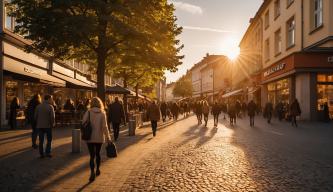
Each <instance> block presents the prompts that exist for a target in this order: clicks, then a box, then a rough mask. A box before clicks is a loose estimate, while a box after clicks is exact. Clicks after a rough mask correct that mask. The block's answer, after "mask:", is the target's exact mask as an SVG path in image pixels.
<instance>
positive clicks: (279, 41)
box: [275, 29, 282, 55]
mask: <svg viewBox="0 0 333 192" xmlns="http://www.w3.org/2000/svg"><path fill="white" fill-rule="evenodd" d="M281 51H282V39H281V29H279V30H277V31H276V32H275V54H276V55H277V54H279V53H281Z"/></svg>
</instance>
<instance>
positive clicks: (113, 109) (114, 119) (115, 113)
mask: <svg viewBox="0 0 333 192" xmlns="http://www.w3.org/2000/svg"><path fill="white" fill-rule="evenodd" d="M108 108H109V109H108V110H109V113H108V116H109V121H110V123H111V124H112V129H113V135H114V139H115V140H116V141H117V140H118V137H119V129H120V123H121V122H124V123H125V122H126V119H125V111H124V107H123V105H122V104H121V103H120V102H119V99H118V97H115V100H114V102H113V103H112V104H111V105H110V106H109V107H108Z"/></svg>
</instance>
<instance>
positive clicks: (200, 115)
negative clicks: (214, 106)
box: [195, 101, 202, 125]
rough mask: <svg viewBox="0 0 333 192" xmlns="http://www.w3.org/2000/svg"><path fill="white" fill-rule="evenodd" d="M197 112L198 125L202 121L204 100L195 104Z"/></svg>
mask: <svg viewBox="0 0 333 192" xmlns="http://www.w3.org/2000/svg"><path fill="white" fill-rule="evenodd" d="M195 113H196V115H197V119H198V125H200V124H201V123H202V102H201V101H198V102H197V103H196V105H195Z"/></svg>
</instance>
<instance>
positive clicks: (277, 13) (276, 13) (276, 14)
mask: <svg viewBox="0 0 333 192" xmlns="http://www.w3.org/2000/svg"><path fill="white" fill-rule="evenodd" d="M280 14H281V8H280V0H275V2H274V17H275V18H277V17H279V16H280Z"/></svg>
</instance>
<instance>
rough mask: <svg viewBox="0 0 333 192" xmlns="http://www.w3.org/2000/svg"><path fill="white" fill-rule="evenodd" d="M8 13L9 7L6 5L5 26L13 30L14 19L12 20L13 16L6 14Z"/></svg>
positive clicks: (8, 0)
mask: <svg viewBox="0 0 333 192" xmlns="http://www.w3.org/2000/svg"><path fill="white" fill-rule="evenodd" d="M10 2H11V1H10V0H7V1H6V3H10ZM8 13H9V9H8V7H7V6H6V7H5V28H6V29H8V30H11V31H13V30H14V27H15V26H14V23H15V21H14V18H13V17H11V16H9V15H8Z"/></svg>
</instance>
